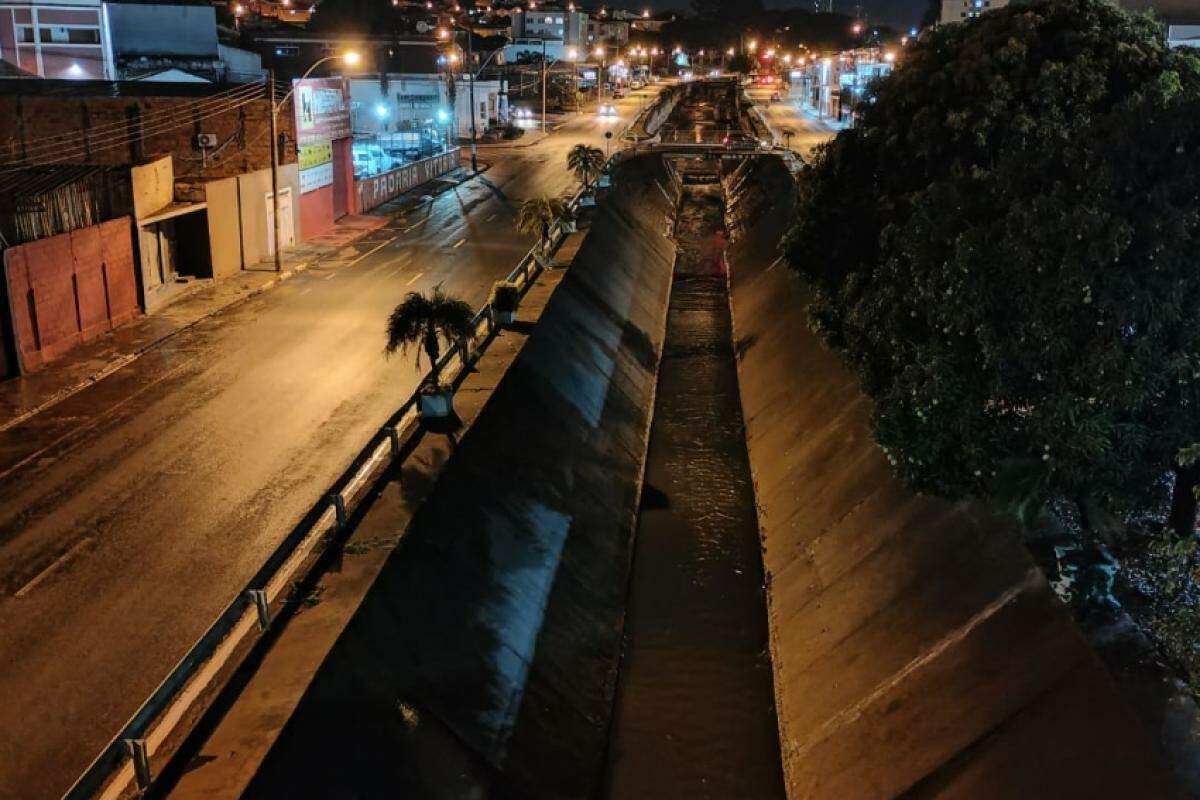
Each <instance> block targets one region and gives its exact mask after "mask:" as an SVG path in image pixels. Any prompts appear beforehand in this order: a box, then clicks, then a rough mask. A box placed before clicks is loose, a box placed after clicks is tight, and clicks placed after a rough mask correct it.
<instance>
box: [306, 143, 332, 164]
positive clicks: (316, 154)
mask: <svg viewBox="0 0 1200 800" xmlns="http://www.w3.org/2000/svg"><path fill="white" fill-rule="evenodd" d="M299 160H300V169H302V170H305V169H312V168H313V167H319V166H321V165H322V164H328V163H329V162H331V161H333V143H332V142H321V143H320V144H305V145H301V146H300V153H299Z"/></svg>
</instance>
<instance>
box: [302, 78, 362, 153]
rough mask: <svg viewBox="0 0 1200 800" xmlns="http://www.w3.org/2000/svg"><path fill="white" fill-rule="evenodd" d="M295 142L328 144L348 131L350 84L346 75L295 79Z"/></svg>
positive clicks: (346, 134)
mask: <svg viewBox="0 0 1200 800" xmlns="http://www.w3.org/2000/svg"><path fill="white" fill-rule="evenodd" d="M295 89H296V94H295V98H296V99H295V102H294V104H293V105H294V106H295V108H296V144H297V145H299V146H300V147H304V146H306V145H314V144H322V143H324V144H328V143H329V142H331V141H333V140H334V139H344V138H346V137H347V136H349V135H350V86H349V81H347V79H346V78H306V79H305V80H302V81H296V86H295Z"/></svg>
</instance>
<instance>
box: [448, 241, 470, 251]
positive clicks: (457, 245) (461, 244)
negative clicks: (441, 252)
mask: <svg viewBox="0 0 1200 800" xmlns="http://www.w3.org/2000/svg"><path fill="white" fill-rule="evenodd" d="M466 243H467V240H466V239H459V240H458V241H457V242H455V243H454V246H453V247H451V248H450V249H451V250H457V249H458V248H460V247H462V246H463V245H464V244H466Z"/></svg>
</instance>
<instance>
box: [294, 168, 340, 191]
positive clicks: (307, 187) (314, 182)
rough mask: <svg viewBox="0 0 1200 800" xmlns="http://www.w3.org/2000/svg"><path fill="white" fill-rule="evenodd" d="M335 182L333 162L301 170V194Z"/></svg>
mask: <svg viewBox="0 0 1200 800" xmlns="http://www.w3.org/2000/svg"><path fill="white" fill-rule="evenodd" d="M331 183H333V162H332V161H331V162H329V163H328V164H322V165H321V166H319V167H313V168H312V169H302V170H300V194H304V193H306V192H311V191H313V190H315V189H320V188H321V187H322V186H328V185H329V184H331Z"/></svg>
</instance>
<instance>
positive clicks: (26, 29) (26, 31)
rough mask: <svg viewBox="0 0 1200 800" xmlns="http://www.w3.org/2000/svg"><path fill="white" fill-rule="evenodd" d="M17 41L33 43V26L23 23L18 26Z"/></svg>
mask: <svg viewBox="0 0 1200 800" xmlns="http://www.w3.org/2000/svg"><path fill="white" fill-rule="evenodd" d="M17 41H18V42H24V43H25V44H33V26H31V25H22V26H21V27H19V28H17Z"/></svg>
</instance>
